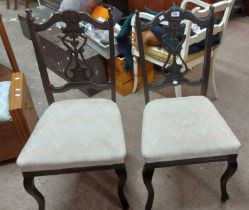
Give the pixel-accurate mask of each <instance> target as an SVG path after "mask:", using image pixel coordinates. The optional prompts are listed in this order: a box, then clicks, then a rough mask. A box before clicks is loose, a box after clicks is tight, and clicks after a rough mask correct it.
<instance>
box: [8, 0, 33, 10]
mask: <svg viewBox="0 0 249 210" xmlns="http://www.w3.org/2000/svg"><path fill="white" fill-rule="evenodd" d="M18 3H19V0H15V3H14V10H17V9H18ZM24 5H25V9H27V8H29V0H24ZM6 8H7V9H10V0H6Z"/></svg>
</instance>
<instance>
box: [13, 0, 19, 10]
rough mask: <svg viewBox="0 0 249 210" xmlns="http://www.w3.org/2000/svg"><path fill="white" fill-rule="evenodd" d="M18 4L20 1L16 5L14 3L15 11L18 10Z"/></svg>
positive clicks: (16, 1)
mask: <svg viewBox="0 0 249 210" xmlns="http://www.w3.org/2000/svg"><path fill="white" fill-rule="evenodd" d="M18 3H19V1H18V0H15V3H14V10H17V9H18Z"/></svg>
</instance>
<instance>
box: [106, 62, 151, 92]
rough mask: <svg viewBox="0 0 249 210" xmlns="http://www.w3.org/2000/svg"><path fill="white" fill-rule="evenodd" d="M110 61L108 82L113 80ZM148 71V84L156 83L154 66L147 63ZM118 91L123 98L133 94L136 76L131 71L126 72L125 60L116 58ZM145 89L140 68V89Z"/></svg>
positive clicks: (108, 64) (108, 63)
mask: <svg viewBox="0 0 249 210" xmlns="http://www.w3.org/2000/svg"><path fill="white" fill-rule="evenodd" d="M110 63H111V62H110V60H107V67H106V68H107V74H108V75H107V77H108V80H110V79H111V68H110ZM145 65H146V71H147V75H148V82H149V83H152V82H154V69H153V64H152V63H150V62H146V64H145ZM115 66H116V90H117V92H118V93H119V94H120V95H122V96H127V95H128V94H130V93H132V91H133V87H134V75H133V73H132V72H131V71H126V70H125V69H124V58H120V57H116V59H115ZM142 87H143V80H142V71H141V68H138V89H139V88H142Z"/></svg>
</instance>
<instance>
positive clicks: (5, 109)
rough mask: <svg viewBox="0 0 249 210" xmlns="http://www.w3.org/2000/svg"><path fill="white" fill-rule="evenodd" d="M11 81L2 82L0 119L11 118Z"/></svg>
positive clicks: (6, 119)
mask: <svg viewBox="0 0 249 210" xmlns="http://www.w3.org/2000/svg"><path fill="white" fill-rule="evenodd" d="M10 85H11V82H10V81H4V82H0V121H8V120H10V119H11V116H10V112H9V92H10Z"/></svg>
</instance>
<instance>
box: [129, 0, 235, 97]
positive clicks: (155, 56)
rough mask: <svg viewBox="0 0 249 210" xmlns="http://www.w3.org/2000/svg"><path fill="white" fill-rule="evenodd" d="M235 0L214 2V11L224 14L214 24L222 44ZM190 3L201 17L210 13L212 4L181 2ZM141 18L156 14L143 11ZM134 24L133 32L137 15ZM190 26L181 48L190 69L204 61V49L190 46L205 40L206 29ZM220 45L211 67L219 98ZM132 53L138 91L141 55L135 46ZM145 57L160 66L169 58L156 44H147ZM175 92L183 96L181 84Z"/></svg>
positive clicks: (194, 0)
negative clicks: (217, 64) (191, 49)
mask: <svg viewBox="0 0 249 210" xmlns="http://www.w3.org/2000/svg"><path fill="white" fill-rule="evenodd" d="M234 1H235V0H224V1H220V2H217V3H215V4H213V5H212V6H213V7H214V9H215V10H214V12H215V14H222V15H221V18H220V22H219V23H218V24H215V26H214V32H213V33H214V35H216V34H220V36H219V38H220V44H221V43H222V39H223V37H224V33H225V31H226V28H227V23H228V20H229V17H230V13H231V10H232V7H233V4H234ZM189 3H192V4H194V5H195V6H196V7H195V8H194V9H193V10H192V13H193V14H194V15H195V16H197V17H199V18H203V17H207V15H208V13H209V7H210V4H208V3H206V2H203V1H200V0H184V1H182V3H181V8H182V9H185V8H186V7H187V5H188V4H189ZM140 18H143V19H146V20H152V19H154V18H155V16H154V15H151V14H149V13H145V12H141V13H140ZM131 25H132V31H133V33H135V16H134V17H133V19H132V22H131ZM187 26H188V27H186V28H185V32H184V35H185V36H186V39H185V42H184V43H183V45H182V50H181V56H182V59H183V60H184V61H185V62H186V63H187V65H188V67H189V68H190V69H192V68H194V67H195V66H197V65H199V64H201V63H202V62H203V56H204V50H202V51H200V52H196V53H192V54H190V53H189V47H190V46H191V45H193V44H195V43H199V42H201V41H203V40H205V33H206V31H205V29H204V30H201V29H199V28H198V27H196V25H194V24H191V22H189V23H188V25H187ZM193 29H194V32H195V34H194V35H193V34H191V31H192V30H193ZM220 44H219V45H216V46H214V47H213V48H212V54H211V69H210V79H211V81H210V82H211V84H212V88H213V90H214V95H215V98H216V99H217V98H218V92H217V88H216V79H215V67H214V64H215V57H216V53H217V50H218V48H219V46H220ZM132 54H133V56H134V88H133V92H135V91H136V89H137V72H138V68H137V65H138V62H137V59H138V58H139V57H140V55H139V53H138V49H137V48H136V47H135V46H133V47H132ZM145 54H146V56H145V59H146V60H148V61H150V62H152V63H154V64H157V65H159V66H163V65H164V61H165V59H166V58H167V55H168V53H167V51H165V50H164V48H161V47H155V46H147V47H146V48H145ZM178 62H182V61H181V60H180V59H179V58H178ZM175 92H176V96H177V97H179V96H182V92H181V86H176V87H175Z"/></svg>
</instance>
